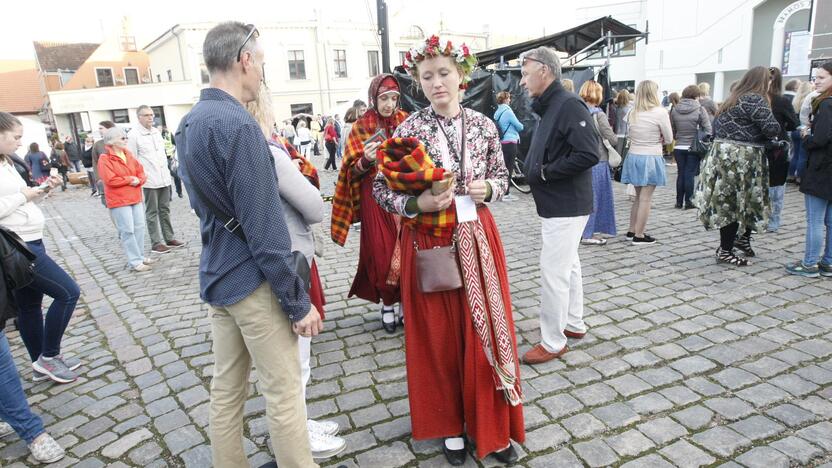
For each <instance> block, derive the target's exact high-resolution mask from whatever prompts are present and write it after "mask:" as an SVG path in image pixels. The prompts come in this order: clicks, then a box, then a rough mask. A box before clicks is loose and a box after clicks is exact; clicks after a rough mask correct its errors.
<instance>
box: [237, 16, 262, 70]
mask: <svg viewBox="0 0 832 468" xmlns="http://www.w3.org/2000/svg"><path fill="white" fill-rule="evenodd" d="M246 28H249V31H248V35H246V38H245V40H244V41H243V43H242V44H240V48H239V49H237V61H238V62H239V61H240V58H241V57H242V55H243V47H245V46H246V44H247V43H248V41H249V40H250V39H251V38H252V37H254V38H255V39H257V38H258V37H260V31H258V30H257V26H255V25H253V24H247V25H246ZM255 34H256V35H255Z"/></svg>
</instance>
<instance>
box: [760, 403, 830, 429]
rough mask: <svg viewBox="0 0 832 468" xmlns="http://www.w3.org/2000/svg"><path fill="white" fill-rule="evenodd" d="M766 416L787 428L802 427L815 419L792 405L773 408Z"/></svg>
mask: <svg viewBox="0 0 832 468" xmlns="http://www.w3.org/2000/svg"><path fill="white" fill-rule="evenodd" d="M766 414H767V415H769V416H771V417H773V418H775V419H777V420H778V421H780V422H782V423H784V424H785V425H787V426H789V427H796V426H802V425H803V424H806V423H808V422H810V421H814V420H815V419H816V418H817V416H816V415H815V414H814V413H811V412H809V411H806V410H805V409H803V408H798V407H797V406H795V405H792V404H785V405H779V406H775V407H774V408H771V409H770V410H768V411H766Z"/></svg>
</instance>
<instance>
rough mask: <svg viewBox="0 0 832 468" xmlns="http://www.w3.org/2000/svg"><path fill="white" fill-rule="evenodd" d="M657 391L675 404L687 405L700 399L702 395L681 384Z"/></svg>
mask: <svg viewBox="0 0 832 468" xmlns="http://www.w3.org/2000/svg"><path fill="white" fill-rule="evenodd" d="M659 393H661V394H662V396H663V397H665V398H667V399H668V400H670V401H672V402H673V404H674V405H676V406H687V405H689V404H690V403H693V402H696V401H699V400H701V399H702V397H700V396H699V395H697V394H696V393H695V392H693V391H692V390H690V389H689V388H687V387H684V386H681V385H676V386H674V387H670V388H665V389H663V390H659Z"/></svg>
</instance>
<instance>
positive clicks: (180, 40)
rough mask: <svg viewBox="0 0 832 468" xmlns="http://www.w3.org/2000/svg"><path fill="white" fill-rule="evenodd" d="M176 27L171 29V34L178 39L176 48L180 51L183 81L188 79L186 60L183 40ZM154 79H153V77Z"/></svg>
mask: <svg viewBox="0 0 832 468" xmlns="http://www.w3.org/2000/svg"><path fill="white" fill-rule="evenodd" d="M175 29H176V26H174V27H172V28H170V33H171V34H173V36H174V37H176V48H177V49H179V66H180V68H181V69H182V80H183V81H184V80H185V79H186V77H185V58H184V57H183V56H182V39H181V38H180V37H179V34H180V33H177V32H176V31H175ZM151 78H152V77H151Z"/></svg>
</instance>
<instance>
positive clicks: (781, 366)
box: [740, 356, 791, 378]
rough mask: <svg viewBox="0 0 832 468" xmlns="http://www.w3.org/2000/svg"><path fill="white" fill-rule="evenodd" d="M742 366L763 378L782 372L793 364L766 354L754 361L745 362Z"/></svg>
mask: <svg viewBox="0 0 832 468" xmlns="http://www.w3.org/2000/svg"><path fill="white" fill-rule="evenodd" d="M740 367H742V368H743V369H745V370H747V371H748V372H751V373H752V374H755V375H758V376H760V377H763V378H769V377H773V376H775V375H777V374H780V373H782V372H785V371H786V370H788V369H789V368H790V367H791V365H789V364H787V363H785V362H783V361H778V360H777V359H774V358H771V357H768V356H766V357H763V358H760V359H758V360H756V361H754V362H750V363H748V364H743V365H741V366H740Z"/></svg>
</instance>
